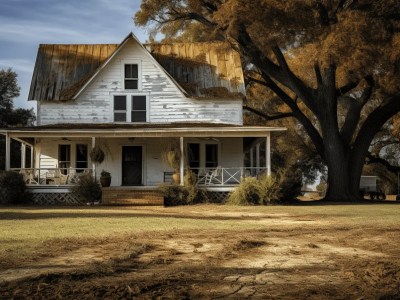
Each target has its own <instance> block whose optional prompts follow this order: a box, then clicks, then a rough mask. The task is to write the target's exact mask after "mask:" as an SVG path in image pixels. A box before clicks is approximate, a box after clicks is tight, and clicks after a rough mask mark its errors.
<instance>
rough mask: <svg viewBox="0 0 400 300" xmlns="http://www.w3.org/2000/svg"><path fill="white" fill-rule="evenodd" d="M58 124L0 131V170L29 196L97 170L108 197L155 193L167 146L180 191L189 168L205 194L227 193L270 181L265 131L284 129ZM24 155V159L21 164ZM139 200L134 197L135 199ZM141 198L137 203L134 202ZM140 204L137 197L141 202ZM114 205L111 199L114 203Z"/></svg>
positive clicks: (165, 174) (164, 178) (166, 176)
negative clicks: (0, 144) (15, 151)
mask: <svg viewBox="0 0 400 300" xmlns="http://www.w3.org/2000/svg"><path fill="white" fill-rule="evenodd" d="M188 125H189V124H129V126H128V125H118V124H102V126H98V125H93V124H68V125H67V124H65V125H63V124H60V125H54V126H43V127H34V128H12V129H10V130H8V129H7V131H0V133H3V134H4V135H5V137H6V159H5V160H6V169H7V170H13V171H15V172H20V173H21V174H22V175H23V176H24V180H25V182H26V184H27V186H28V187H29V189H31V190H34V191H35V193H36V192H37V193H38V192H39V191H40V190H42V191H43V189H46V188H47V189H46V193H50V192H51V191H54V192H56V191H60V190H62V191H63V192H65V191H70V189H71V187H72V186H74V185H75V184H77V183H78V182H79V178H80V176H82V175H84V174H92V175H93V176H96V177H97V178H98V177H99V175H100V171H101V170H106V171H108V172H110V173H111V176H112V182H111V188H113V189H114V190H115V191H118V192H114V195H115V196H114V198H121V199H122V198H124V197H125V196H126V193H128V192H124V195H123V197H122V196H121V195H122V194H121V191H122V190H126V191H129V190H130V189H131V191H132V193H131V194H132V195H134V194H135V192H134V191H133V189H135V190H140V189H141V188H149V189H153V190H154V189H155V187H157V186H158V185H159V184H160V183H163V182H165V183H169V182H171V178H170V177H171V174H172V173H173V172H174V169H173V168H172V167H171V166H169V165H168V164H166V162H165V161H163V159H162V157H163V152H165V144H169V143H174V144H175V145H176V148H177V149H178V151H179V152H180V159H179V167H178V168H175V172H178V173H179V175H180V181H179V184H180V185H183V184H184V175H185V172H187V170H188V169H190V170H191V171H192V172H193V173H195V175H196V182H195V184H196V185H197V186H198V187H199V188H201V189H205V190H208V191H215V192H229V191H231V190H232V189H234V188H235V187H236V186H237V185H238V184H240V183H241V181H242V180H243V178H246V177H249V176H253V177H254V176H259V175H260V174H266V175H270V174H271V132H273V131H282V130H285V129H284V128H268V127H254V126H246V127H244V126H227V125H224V126H221V124H201V125H199V124H197V126H195V125H194V124H191V126H189V127H188ZM11 140H16V141H18V142H21V144H22V147H21V165H20V167H16V166H15V165H12V163H13V162H12V161H11V158H10V156H11V155H10V154H11V150H10V144H11V142H10V141H11ZM95 146H99V147H101V148H102V149H104V151H105V152H106V156H105V159H104V161H103V162H102V163H100V164H95V163H94V162H92V161H91V159H90V156H89V152H90V149H92V148H94V147H95ZM27 149H29V155H30V158H29V159H26V158H25V157H26V156H27V152H26V150H27ZM139 194H140V193H139ZM139 198H140V197H139ZM142 199H143V197H142ZM113 201H114V200H113Z"/></svg>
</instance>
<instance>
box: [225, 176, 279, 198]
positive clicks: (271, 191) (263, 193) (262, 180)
mask: <svg viewBox="0 0 400 300" xmlns="http://www.w3.org/2000/svg"><path fill="white" fill-rule="evenodd" d="M279 192H280V189H279V185H278V181H277V179H276V177H274V176H267V175H262V176H260V177H259V178H255V177H248V178H244V179H243V180H242V182H241V183H240V185H239V186H238V187H237V188H236V189H235V190H234V191H233V192H232V193H231V194H230V195H229V197H228V199H227V202H226V203H227V204H232V205H266V204H269V203H271V202H274V201H277V200H278V199H279V196H280V195H279Z"/></svg>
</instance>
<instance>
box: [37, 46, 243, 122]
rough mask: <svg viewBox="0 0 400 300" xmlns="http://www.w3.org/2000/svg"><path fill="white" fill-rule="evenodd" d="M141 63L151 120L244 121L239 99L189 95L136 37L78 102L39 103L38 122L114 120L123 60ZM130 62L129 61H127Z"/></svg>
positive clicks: (121, 87)
mask: <svg viewBox="0 0 400 300" xmlns="http://www.w3.org/2000/svg"><path fill="white" fill-rule="evenodd" d="M129 60H132V61H136V60H139V61H140V62H141V70H142V73H141V82H142V89H141V90H140V91H138V92H136V93H135V94H141V93H142V94H146V95H148V96H149V116H150V119H149V120H148V121H149V122H176V121H179V122H185V121H193V122H202V121H205V122H221V123H227V124H236V125H241V124H242V101H241V100H240V99H223V100H222V99H217V100H209V99H191V98H187V97H186V96H185V95H183V94H182V92H181V91H180V90H179V89H178V87H177V86H176V85H175V84H174V82H173V81H172V80H171V79H170V78H169V77H168V76H167V75H166V74H165V73H164V72H163V71H162V69H161V68H160V67H159V66H158V64H157V63H156V62H155V61H154V60H153V59H152V58H151V57H150V56H149V55H148V53H146V52H145V50H144V49H143V48H142V47H141V46H140V45H138V44H137V43H136V42H135V41H134V40H133V39H130V40H128V41H127V44H126V45H125V46H124V47H123V48H122V49H121V51H120V52H119V53H118V54H117V55H116V56H115V57H114V59H113V60H112V61H111V62H110V63H109V64H108V65H107V66H106V67H105V68H104V69H103V70H102V71H101V73H100V74H99V75H98V76H97V77H96V79H95V80H94V81H93V82H92V83H91V84H90V85H89V86H88V87H87V88H86V90H85V91H84V92H83V93H82V94H81V95H80V96H79V98H78V99H77V100H75V101H70V102H45V101H40V102H38V107H39V108H38V125H47V124H59V123H109V122H113V114H112V105H111V101H112V97H113V94H116V93H118V94H124V93H125V91H124V89H123V73H122V72H123V68H122V64H123V61H129ZM128 63H129V62H128Z"/></svg>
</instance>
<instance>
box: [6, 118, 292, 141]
mask: <svg viewBox="0 0 400 300" xmlns="http://www.w3.org/2000/svg"><path fill="white" fill-rule="evenodd" d="M284 130H286V128H285V127H266V126H237V125H228V124H214V123H190V122H185V123H152V124H150V123H146V124H114V123H104V124H55V125H45V126H35V127H15V128H6V129H1V130H0V133H1V134H4V135H6V134H7V133H8V135H9V136H10V137H11V138H39V137H51V138H55V137H70V138H73V137H77V138H82V137H103V138H118V137H122V138H123V137H148V138H151V137H265V136H266V135H267V134H268V133H269V132H272V131H284Z"/></svg>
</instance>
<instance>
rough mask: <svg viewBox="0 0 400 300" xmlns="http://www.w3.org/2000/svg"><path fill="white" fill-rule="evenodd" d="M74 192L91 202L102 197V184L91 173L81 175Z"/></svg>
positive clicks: (73, 189)
mask: <svg viewBox="0 0 400 300" xmlns="http://www.w3.org/2000/svg"><path fill="white" fill-rule="evenodd" d="M72 192H73V193H75V194H76V195H77V196H79V197H81V198H82V199H83V200H85V201H86V202H90V203H93V202H95V201H96V200H100V198H101V187H100V184H99V183H98V182H97V180H96V179H94V178H93V176H92V175H90V174H88V175H82V176H81V177H79V182H78V184H77V185H75V186H74V187H73V188H72Z"/></svg>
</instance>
